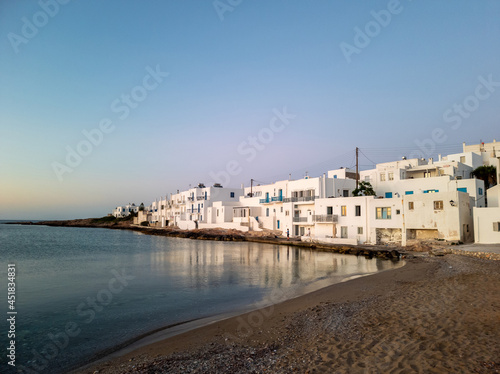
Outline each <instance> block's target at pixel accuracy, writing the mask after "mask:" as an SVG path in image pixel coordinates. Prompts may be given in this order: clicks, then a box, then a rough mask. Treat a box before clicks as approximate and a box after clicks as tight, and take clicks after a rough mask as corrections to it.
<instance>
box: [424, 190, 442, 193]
mask: <svg viewBox="0 0 500 374" xmlns="http://www.w3.org/2000/svg"><path fill="white" fill-rule="evenodd" d="M436 192H439V190H425V191H424V193H436Z"/></svg>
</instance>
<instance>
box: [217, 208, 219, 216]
mask: <svg viewBox="0 0 500 374" xmlns="http://www.w3.org/2000/svg"><path fill="white" fill-rule="evenodd" d="M217 217H219V209H217Z"/></svg>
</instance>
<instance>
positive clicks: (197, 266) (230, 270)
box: [150, 238, 397, 289]
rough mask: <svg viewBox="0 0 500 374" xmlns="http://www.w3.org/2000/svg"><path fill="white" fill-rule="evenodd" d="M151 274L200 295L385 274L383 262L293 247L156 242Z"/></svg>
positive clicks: (225, 243) (200, 242) (163, 239)
mask: <svg viewBox="0 0 500 374" xmlns="http://www.w3.org/2000/svg"><path fill="white" fill-rule="evenodd" d="M156 239H157V240H155V241H153V242H154V246H155V247H154V249H153V250H152V251H151V258H150V261H151V269H150V270H151V271H152V272H154V273H156V274H164V275H168V276H169V277H180V278H183V279H184V281H185V286H186V287H190V288H196V289H202V288H205V287H218V285H220V284H221V283H224V284H238V285H246V286H248V287H260V288H273V287H278V288H281V287H289V286H291V285H297V284H309V283H310V282H313V281H315V280H317V279H324V278H332V281H338V279H339V278H346V277H351V276H353V275H359V274H370V273H374V272H377V271H381V270H385V269H391V268H394V267H395V266H397V265H396V264H394V263H392V262H389V261H382V260H379V259H366V258H364V257H356V256H352V255H341V254H334V253H329V252H320V251H317V250H310V249H304V248H299V247H287V246H278V245H263V244H259V243H246V242H243V243H241V242H237V243H234V242H206V241H191V240H185V239H168V245H167V243H166V242H165V238H156Z"/></svg>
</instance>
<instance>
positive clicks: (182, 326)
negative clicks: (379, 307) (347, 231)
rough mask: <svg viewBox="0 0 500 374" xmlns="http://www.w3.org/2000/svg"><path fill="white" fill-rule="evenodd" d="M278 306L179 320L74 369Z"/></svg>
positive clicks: (91, 365)
mask: <svg viewBox="0 0 500 374" xmlns="http://www.w3.org/2000/svg"><path fill="white" fill-rule="evenodd" d="M406 264H407V263H406V262H405V264H403V265H402V266H401V267H399V268H397V269H400V268H403V267H404V266H406ZM393 270H396V269H387V270H381V271H378V272H375V273H369V274H358V275H354V276H350V277H347V278H344V279H342V280H341V281H339V282H336V283H333V284H330V285H328V286H324V287H321V286H320V288H318V289H314V290H312V291H306V292H304V293H299V294H296V295H294V296H292V297H290V298H285V299H284V300H282V301H280V302H279V303H278V304H281V303H286V302H288V301H291V300H294V299H297V298H301V297H304V296H306V295H308V294H311V293H315V292H317V291H321V290H322V289H324V288H328V287H332V286H335V285H337V284H341V283H346V282H350V281H352V280H355V279H360V278H368V277H371V276H374V275H376V274H380V273H383V272H389V271H393ZM274 305H275V304H273V303H268V304H266V305H263V306H260V307H255V305H253V304H251V305H249V306H248V307H245V308H242V309H240V310H234V311H229V312H225V313H221V314H215V315H212V316H206V317H200V318H196V319H193V320H187V321H183V322H178V323H175V324H172V325H168V326H164V327H160V328H157V329H155V330H152V331H149V332H145V333H143V334H141V335H139V336H137V337H135V338H132V339H130V340H128V341H127V342H124V343H122V344H120V345H117V346H115V347H112V348H109V349H107V350H106V351H104V352H100V353H99V354H98V355H97V357H96V359H95V360H94V361H93V362H91V363H87V364H84V365H80V366H77V367H75V368H73V369H72V370H71V371H70V372H71V373H80V372H82V371H84V370H86V369H89V368H93V367H95V366H98V365H105V364H106V362H109V361H113V360H117V359H120V358H121V357H123V356H125V355H127V354H131V353H133V352H135V351H137V350H140V349H143V348H145V347H148V346H150V345H152V344H156V343H161V342H163V341H165V340H167V339H172V338H175V337H176V336H178V335H181V334H184V333H189V332H192V331H193V330H199V329H203V328H205V327H207V326H209V325H211V324H213V323H218V322H224V321H227V320H229V319H234V318H240V317H241V316H244V315H249V314H252V313H254V312H259V311H261V310H264V309H267V308H270V307H274ZM106 352H107V353H106Z"/></svg>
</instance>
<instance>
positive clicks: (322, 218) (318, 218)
mask: <svg viewBox="0 0 500 374" xmlns="http://www.w3.org/2000/svg"><path fill="white" fill-rule="evenodd" d="M313 221H314V222H320V223H321V222H325V223H328V222H332V223H336V222H338V221H339V216H338V215H336V214H315V215H313Z"/></svg>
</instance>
